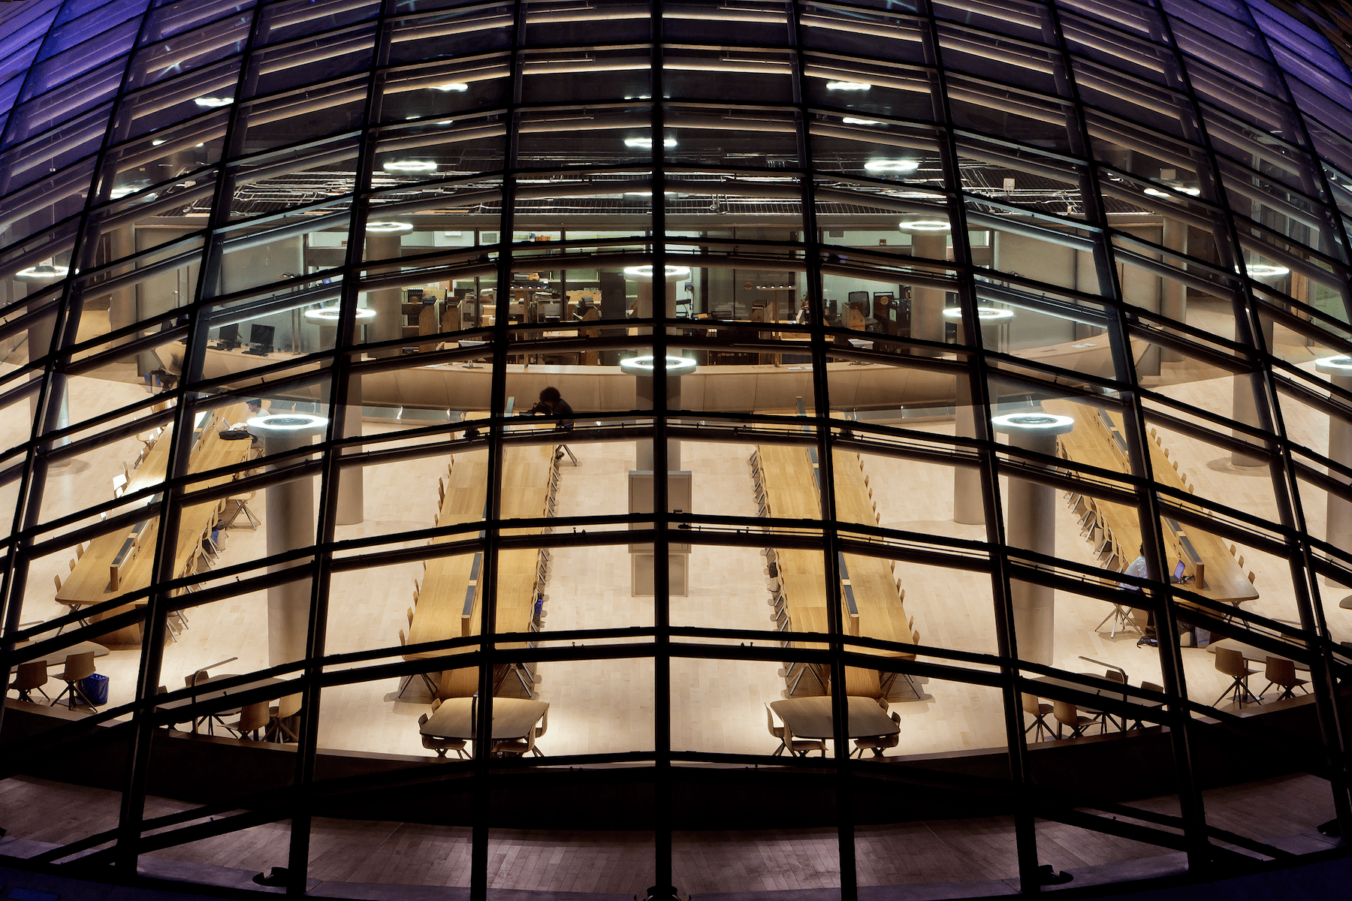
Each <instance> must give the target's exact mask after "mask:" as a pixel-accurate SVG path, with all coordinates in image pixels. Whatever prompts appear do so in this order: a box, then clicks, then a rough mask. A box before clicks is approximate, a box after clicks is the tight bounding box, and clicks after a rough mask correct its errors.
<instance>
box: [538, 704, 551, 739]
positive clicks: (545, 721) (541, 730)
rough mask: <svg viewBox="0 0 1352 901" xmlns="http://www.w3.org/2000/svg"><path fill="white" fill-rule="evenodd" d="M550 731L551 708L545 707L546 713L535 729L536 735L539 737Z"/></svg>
mask: <svg viewBox="0 0 1352 901" xmlns="http://www.w3.org/2000/svg"><path fill="white" fill-rule="evenodd" d="M548 731H549V708H548V707H546V708H545V715H544V716H542V717H540V725H539V727H537V728H536V730H535V737H536V738H539V737H540V736H542V735H544V734H545V733H546V732H548Z"/></svg>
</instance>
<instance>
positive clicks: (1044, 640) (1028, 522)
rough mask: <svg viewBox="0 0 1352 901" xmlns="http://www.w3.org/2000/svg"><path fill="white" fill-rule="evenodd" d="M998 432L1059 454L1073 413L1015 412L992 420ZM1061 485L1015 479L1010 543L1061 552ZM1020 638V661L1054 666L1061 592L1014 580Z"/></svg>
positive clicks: (1009, 506) (1008, 512) (1008, 514)
mask: <svg viewBox="0 0 1352 901" xmlns="http://www.w3.org/2000/svg"><path fill="white" fill-rule="evenodd" d="M991 423H992V424H993V425H994V426H995V430H996V431H997V432H1004V433H1005V434H1007V435H1009V443H1010V446H1012V447H1017V448H1022V449H1023V450H1027V451H1032V452H1035V453H1040V454H1046V455H1048V456H1055V455H1056V436H1057V435H1061V434H1064V433H1066V432H1069V431H1070V430H1071V429H1072V428H1074V427H1075V420H1073V419H1071V418H1070V417H1069V416H1052V415H1050V414H1047V413H1011V414H1007V415H1005V416H996V417H994V418H992V420H991ZM1056 513H1057V511H1056V489H1055V488H1052V487H1051V486H1048V485H1041V484H1039V483H1037V482H1031V481H1029V480H1027V479H1020V478H1015V477H1011V478H1010V480H1009V499H1008V501H1007V502H1006V504H1005V522H1006V527H1005V541H1006V542H1007V543H1008V544H1009V545H1010V546H1012V547H1017V548H1023V549H1024V550H1029V551H1033V552H1034V553H1038V554H1045V555H1047V556H1055V554H1056ZM1010 594H1011V600H1012V602H1013V607H1014V636H1015V641H1016V642H1017V643H1018V649H1019V659H1021V660H1028V661H1031V662H1033V663H1042V664H1045V665H1048V666H1050V665H1051V664H1052V662H1053V659H1054V655H1055V649H1054V647H1053V644H1054V636H1055V626H1056V608H1055V599H1056V592H1055V590H1054V589H1053V588H1052V587H1051V586H1049V585H1035V584H1033V583H1031V582H1024V581H1018V580H1011V582H1010Z"/></svg>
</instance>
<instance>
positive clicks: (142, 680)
mask: <svg viewBox="0 0 1352 901" xmlns="http://www.w3.org/2000/svg"><path fill="white" fill-rule="evenodd" d="M261 9H262V7H261V5H260V6H258V7H255V9H254V13H253V21H252V23H251V27H250V32H249V38H248V41H247V43H246V46H245V50H244V53H245V55H246V56H247V54H248V48H249V47H250V46H252V44H253V39H254V34H255V32H256V28H257V25H258V20H259V17H260V10H261ZM150 13H151V10H150V9H149V8H147V10H146V13H145V17H144V18H143V19H142V21H141V33H142V34H143V33H144V30H145V28H146V25H147V23H148V22H149V21H150ZM140 36H141V35H140V34H138V38H137V40H138V43H139V40H140ZM132 58H133V56H129V57H128V59H127V65H128V66H130V65H131V60H132ZM124 81H125V76H124ZM238 90H239V88H238V82H237V83H236V97H235V99H236V100H238V96H239V95H238ZM237 121H238V112H237V104H232V105H231V109H230V115H229V116H228V118H227V123H226V129H225V146H227V147H228V146H229V141H230V136H231V133H232V131H233V130H234V128H235V127H236V124H237ZM224 159H225V154H224V153H223V154H222V159H221V161H220V162H218V163H217V165H216V167H215V168H217V169H218V170H222V171H223V170H224ZM224 186H225V179H224V178H220V177H218V178H217V179H216V183H215V185H214V196H213V198H212V199H213V203H212V213H211V218H210V219H209V220H208V228H207V236H206V238H205V240H204V242H203V250H202V259H201V263H200V264H199V266H198V276H197V285H196V286H195V288H194V293H193V300H192V304H191V306H190V307H189V309H187V310H185V311H182V312H181V314H180V315H186V317H187V318H188V319H189V321H190V322H191V327H190V330H189V333H188V334H187V336H185V338H184V354H183V366H182V371H181V373H180V378H179V382H178V385H177V386H176V387H175V390H174V391H172V392H165V393H164V394H165V395H166V396H167V395H174V396H176V397H177V401H176V404H175V411H174V423H173V435H172V440H173V443H172V444H171V445H170V446H169V457H168V460H166V462H165V473H164V481H165V483H166V484H165V490H164V491H163V492H162V494H161V498H160V502H159V505H158V506H159V514H158V515H159V521H160V524H159V531H158V533H157V534H156V538H155V556H154V569H153V572H154V578H153V579H152V580H151V585H152V590H151V592H150V594H149V595H148V596H147V598H146V611H145V618H144V620H143V621H142V622H143V625H142V633H141V660H140V664H139V666H138V668H137V679H136V695H135V697H136V698H150V697H153V696H154V695H155V693H156V691H157V688H158V685H159V677H160V668H161V664H162V663H163V660H164V639H163V635H164V630H165V629H167V628H169V626H168V605H169V602H170V601H169V597H170V596H169V593H168V591H166V590H165V589H164V588H163V585H164V583H166V582H169V581H172V580H173V579H174V578H175V577H176V576H177V573H175V572H174V563H175V560H174V555H175V549H176V546H177V539H178V529H179V520H180V515H181V513H182V503H181V502H180V499H181V497H182V494H183V492H184V490H185V487H184V486H183V485H179V484H174V483H175V480H186V479H187V469H188V461H189V458H190V457H191V451H192V441H193V428H192V423H193V417H194V414H195V413H196V400H195V397H194V395H193V394H192V392H189V391H188V390H187V388H186V385H187V383H188V382H189V381H192V379H191V378H190V376H191V375H192V374H193V373H199V374H200V360H201V356H202V353H203V351H204V350H205V347H206V338H207V324H208V323H207V321H206V319H204V318H203V317H202V316H201V315H200V314H199V312H198V309H199V304H200V302H201V300H202V297H203V293H204V290H205V289H204V286H205V285H207V284H208V280H207V272H208V263H209V261H210V260H211V258H212V257H213V256H215V254H213V247H212V240H211V229H212V228H219V227H220V226H221V225H223V224H225V223H226V222H228V221H229V215H228V205H224V206H225V209H226V213H225V214H222V212H221V210H222V207H223V204H222V203H221V199H222V190H223V188H224ZM194 360H196V361H198V362H197V363H196V364H194ZM155 729H156V723H155V718H154V716H153V711H152V710H149V709H147V708H146V707H145V706H140V705H138V707H137V709H136V710H134V711H133V713H132V733H131V740H130V742H129V746H128V748H127V752H126V760H127V763H126V773H125V776H124V779H125V782H124V784H123V789H122V798H121V809H120V812H119V822H118V836H117V844H116V846H115V848H114V849H113V852H114V861H115V863H114V865H115V866H116V867H117V869H118V870H120V871H121V872H122V873H123V874H125V875H134V874H135V873H136V871H137V857H138V854H139V844H140V838H141V831H142V823H143V821H144V819H145V791H146V782H147V780H148V778H149V772H150V763H151V752H152V737H153V735H154V732H155Z"/></svg>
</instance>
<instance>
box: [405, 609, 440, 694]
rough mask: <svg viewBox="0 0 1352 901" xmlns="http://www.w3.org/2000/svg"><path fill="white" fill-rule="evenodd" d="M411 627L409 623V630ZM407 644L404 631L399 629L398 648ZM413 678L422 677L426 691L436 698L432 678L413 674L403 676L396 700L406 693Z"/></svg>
mask: <svg viewBox="0 0 1352 901" xmlns="http://www.w3.org/2000/svg"><path fill="white" fill-rule="evenodd" d="M411 627H412V624H411V623H410V628H411ZM407 644H408V638H406V637H405V636H404V630H403V629H400V630H399V647H401V648H402V647H404V646H405V645H407ZM413 676H422V680H423V682H424V683H426V685H427V690H428V691H430V692H432V697H434V698H435V697H436V696H437V684H436V683H435V682H433V681H432V678H431V677H430V676H428V675H427V673H414V674H413V675H409V676H405V677H404V684H403V685H401V686H399V694H397V695H395V697H396V698H402V697H403V696H404V692H406V691H408V686H409V684H410V683H411V682H412V681H413Z"/></svg>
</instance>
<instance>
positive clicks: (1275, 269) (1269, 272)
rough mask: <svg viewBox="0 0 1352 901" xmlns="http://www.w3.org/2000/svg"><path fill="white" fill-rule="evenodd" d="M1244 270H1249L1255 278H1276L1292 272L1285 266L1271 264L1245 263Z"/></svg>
mask: <svg viewBox="0 0 1352 901" xmlns="http://www.w3.org/2000/svg"><path fill="white" fill-rule="evenodd" d="M1244 268H1245V269H1247V270H1249V275H1250V276H1252V277H1253V278H1276V277H1277V276H1279V275H1286V274H1287V273H1289V272H1290V271H1291V270H1290V269H1287V268H1286V267H1285V266H1273V265H1272V264H1271V263H1245V264H1244Z"/></svg>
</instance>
